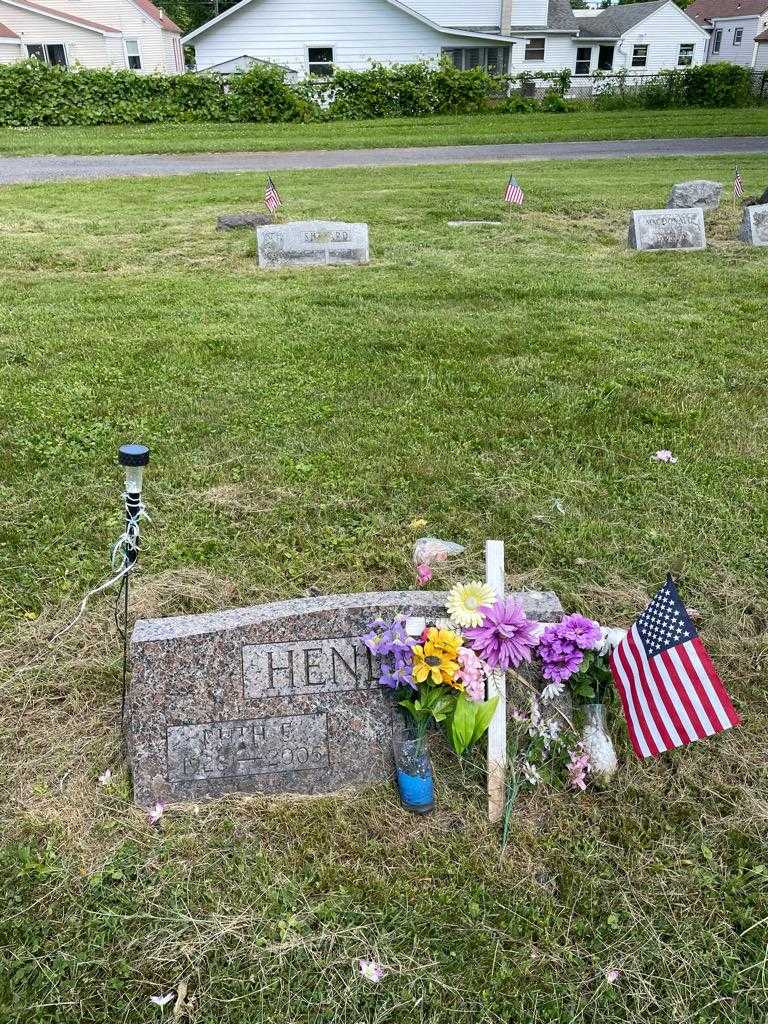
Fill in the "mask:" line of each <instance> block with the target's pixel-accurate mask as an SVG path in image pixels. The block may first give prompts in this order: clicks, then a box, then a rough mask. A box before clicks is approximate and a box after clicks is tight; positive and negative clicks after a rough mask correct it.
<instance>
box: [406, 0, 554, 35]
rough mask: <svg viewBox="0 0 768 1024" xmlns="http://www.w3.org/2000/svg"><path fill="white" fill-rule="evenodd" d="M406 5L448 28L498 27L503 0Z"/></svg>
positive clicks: (426, 0)
mask: <svg viewBox="0 0 768 1024" xmlns="http://www.w3.org/2000/svg"><path fill="white" fill-rule="evenodd" d="M536 2H538V3H539V5H541V3H542V2H544V3H546V0H536ZM406 7H410V8H411V9H412V10H414V11H418V13H419V14H423V15H424V17H425V18H429V19H430V20H431V21H436V22H437V24H438V25H445V26H446V27H447V28H498V27H499V18H500V14H501V0H471V2H468V0H407V2H406Z"/></svg>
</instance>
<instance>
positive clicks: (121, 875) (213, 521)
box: [0, 158, 768, 1024]
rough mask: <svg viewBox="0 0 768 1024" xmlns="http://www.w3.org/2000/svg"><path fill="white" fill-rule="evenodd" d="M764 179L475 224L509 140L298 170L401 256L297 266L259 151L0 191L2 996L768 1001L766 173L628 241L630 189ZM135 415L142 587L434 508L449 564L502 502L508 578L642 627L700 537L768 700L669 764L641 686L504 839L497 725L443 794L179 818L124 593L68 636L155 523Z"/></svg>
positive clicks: (281, 1013) (306, 551)
mask: <svg viewBox="0 0 768 1024" xmlns="http://www.w3.org/2000/svg"><path fill="white" fill-rule="evenodd" d="M740 166H741V169H742V174H743V175H744V177H745V180H746V181H747V183H748V188H749V189H750V190H752V185H751V183H752V182H754V181H760V180H762V179H761V176H762V175H765V174H766V171H768V164H767V163H766V161H764V160H758V159H754V158H752V159H748V160H744V161H741V162H740ZM731 174H732V166H731V161H727V160H714V159H713V160H698V161H682V160H652V161H641V160H633V161H631V162H627V163H626V164H624V163H621V164H608V163H599V162H596V163H591V164H581V163H580V164H579V165H577V166H569V165H566V164H563V165H557V164H539V165H533V164H532V165H526V166H525V168H524V169H522V170H521V171H520V173H519V174H518V177H519V179H520V181H521V184H523V187H524V188H525V190H526V195H527V200H526V207H525V208H524V209H523V211H520V214H519V215H518V214H517V212H516V213H515V217H514V218H513V220H512V222H511V224H510V225H509V226H504V227H502V228H500V229H495V228H494V229H491V230H479V231H477V232H474V231H472V232H461V233H457V232H453V231H451V229H449V228H448V227H447V226H446V221H447V220H448V219H453V218H454V217H455V218H461V217H467V216H471V217H473V218H474V217H477V218H481V219H484V218H489V219H490V218H491V217H493V216H495V215H498V212H499V209H500V195H501V193H502V191H503V185H504V180H505V174H504V169H500V168H497V167H493V166H482V167H474V168H422V169H418V170H417V171H416V170H413V169H410V170H391V169H390V170H385V171H380V172H377V173H376V174H375V175H370V173H368V172H364V171H356V172H345V173H344V174H334V173H331V172H313V173H312V174H304V175H302V174H292V175H285V176H284V177H283V178H281V181H280V182H279V186H280V188H281V192H282V193H283V195H284V198H285V199H286V200H287V203H289V204H290V206H289V214H290V216H292V217H295V218H298V217H305V216H306V217H314V216H336V217H338V218H339V219H347V220H366V221H368V222H369V223H370V225H371V240H372V251H373V263H372V265H371V267H369V268H366V269H362V270H356V271H353V270H348V269H344V270H336V269H330V270H325V269H320V270H316V271H314V270H313V271H306V272H303V273H291V272H280V273H277V274H270V275H262V274H260V273H259V272H258V270H257V269H256V267H255V264H254V259H253V243H252V241H251V240H250V239H249V237H248V236H247V235H233V236H227V237H222V235H221V234H217V233H216V232H215V230H214V226H215V218H216V214H217V213H219V212H226V211H231V210H237V209H244V208H248V207H249V206H251V205H252V204H253V189H254V187H255V186H254V183H253V179H252V178H251V177H250V176H221V177H215V178H214V177H197V178H189V179H185V178H182V179H178V180H175V179H174V180H166V181H162V182H161V181H141V182H120V183H115V182H111V183H101V184H98V185H95V184H90V185H77V186H45V187H35V188H31V189H30V188H19V189H8V190H6V191H4V192H3V194H2V196H1V197H0V206H1V207H2V212H3V223H4V225H5V227H4V231H3V233H2V234H0V255H1V256H2V263H1V264H0V265H1V266H2V271H0V273H1V274H2V277H3V283H4V284H5V285H6V286H8V287H5V288H4V289H3V290H2V293H0V306H1V307H2V312H3V317H2V322H3V323H4V324H7V325H12V327H6V328H3V332H2V334H1V335H0V354H1V355H2V359H1V360H0V366H2V368H3V371H4V373H3V375H2V376H0V389H2V394H3V408H4V410H5V413H4V415H7V426H8V434H9V438H10V441H11V443H10V444H9V445H8V446H7V447H6V448H5V450H4V452H3V460H4V474H3V483H2V484H0V494H1V496H2V498H3V504H4V509H5V513H6V514H5V520H4V523H3V525H2V527H1V528H0V529H1V530H2V533H1V534H0V542H1V543H2V545H3V547H2V551H3V552H4V553H5V554H6V555H7V554H10V555H11V557H10V558H7V559H6V560H5V561H6V567H4V570H3V576H2V581H1V582H0V615H2V622H3V625H4V627H5V628H4V632H3V639H2V644H1V646H0V674H1V675H0V749H2V751H3V756H2V759H0V793H1V794H2V796H1V797H0V818H1V819H2V836H3V839H2V846H1V847H0V905H1V906H2V908H3V909H2V912H0V1019H4V1020H5V1019H8V1020H14V1021H15V1020H19V1021H21V1020H40V1021H46V1022H48V1021H67V1022H69V1021H75V1020H89V1021H90V1020H92V1021H113V1020H121V1021H122V1020H124V1021H130V1022H133V1021H136V1022H144V1021H146V1020H149V1019H153V1016H155V1015H158V1014H159V1011H158V1010H156V1009H155V1007H153V1006H152V1004H151V1003H150V1002H149V997H150V996H151V995H153V994H157V993H159V992H168V991H169V990H174V991H176V990H178V989H180V988H181V987H182V986H184V985H186V990H187V994H186V996H185V998H184V999H183V1000H180V1001H179V1003H178V1013H177V1014H176V1016H177V1018H179V1017H181V1018H182V1019H189V1020H195V1021H206V1022H207V1021H214V1020H215V1021H217V1022H226V1024H229V1022H232V1024H234V1022H238V1024H240V1022H242V1021H243V1020H259V1021H265V1022H268V1024H271V1022H278V1021H279V1022H281V1024H282V1022H285V1021H290V1022H293V1021H311V1022H315V1021H317V1022H320V1021H334V1022H345V1024H358V1022H361V1021H365V1022H369V1021H370V1022H377V1024H378V1022H384V1021H393V1022H398V1024H399V1022H401V1021H402V1022H406V1024H410V1022H419V1024H421V1022H430V1024H431V1022H440V1024H442V1022H443V1021H446V1022H447V1021H451V1022H454V1021H466V1022H467V1024H469V1022H472V1024H475V1022H478V1021H483V1022H485V1021H488V1022H492V1024H502V1022H504V1024H509V1022H518V1021H519V1022H521V1024H522V1022H526V1024H528V1022H536V1024H539V1022H542V1024H543V1022H560V1021H571V1020H573V1021H591V1020H599V1021H601V1022H603V1024H618V1022H625V1021H632V1022H638V1024H646V1022H647V1024H651V1022H653V1024H656V1022H659V1021H665V1022H666V1021H672V1022H678V1021H679V1022H681V1024H682V1022H696V1024H699V1022H704V1021H710V1020H711V1021H715V1020H720V1019H728V1020H730V1021H737V1022H739V1024H746V1022H749V1024H752V1022H755V1024H757V1022H758V1021H762V1019H763V1015H764V1005H765V999H766V995H767V994H768V993H766V977H765V963H766V961H765V950H766V918H765V906H766V896H767V895H768V867H767V866H766V865H767V864H768V851H766V842H765V836H766V818H767V817H768V814H767V812H768V807H767V805H766V797H765V793H766V758H765V750H766V749H767V745H766V744H767V741H768V735H767V732H768V730H767V728H766V725H767V723H768V709H766V700H765V689H764V672H765V659H766V633H767V624H768V602H766V598H765V588H764V576H765V568H766V564H768V559H767V557H766V556H767V554H768V551H767V548H766V540H765V534H764V522H765V518H766V512H767V511H768V509H767V508H766V495H765V486H764V485H765V465H766V454H767V453H766V442H765V437H766V430H765V427H766V419H767V416H766V412H767V403H766V390H765V380H766V379H767V377H766V371H767V370H768V367H767V366H766V363H767V362H768V356H767V353H766V349H765V334H764V331H761V329H760V325H761V323H763V321H764V317H765V304H764V288H763V281H764V276H765V260H766V254H765V253H761V252H759V251H758V250H750V249H747V248H745V247H744V246H742V245H741V244H740V243H738V242H736V241H735V240H734V239H733V236H734V234H735V231H736V228H737V224H738V213H736V212H734V211H733V210H732V209H730V207H729V206H728V205H724V206H723V207H722V208H721V209H720V210H719V211H718V212H717V213H716V214H714V215H713V216H712V217H711V218H709V225H708V235H709V238H710V243H711V244H710V248H709V249H708V251H706V252H703V253H695V254H692V253H685V254H650V255H642V254H633V253H629V252H628V251H627V250H626V249H625V236H626V226H627V219H628V211H629V209H630V208H632V207H634V208H653V207H659V206H661V205H663V202H664V200H665V198H666V194H667V192H668V189H669V187H670V185H671V184H672V183H673V182H674V181H679V180H683V179H685V178H691V177H712V178H716V179H719V180H722V181H724V182H725V181H728V180H729V177H730V175H731ZM754 191H757V188H755V189H754ZM125 440H142V441H146V442H147V443H149V444H150V445H151V447H152V462H151V465H150V469H149V471H148V473H147V490H146V497H147V501H148V503H149V505H150V508H151V510H152V513H153V522H152V523H151V524H148V525H147V526H146V529H145V532H144V538H145V539H144V545H143V549H142V555H141V570H140V574H139V577H138V578H137V580H136V585H135V588H134V592H133V593H134V598H133V610H134V614H136V615H139V616H156V615H170V614H179V613H187V612H199V611H207V610H210V609H217V608H222V607H232V606H236V605H240V604H247V603H254V602H259V601H264V600H274V599H279V598H283V597H288V596H295V595H301V594H305V593H310V592H314V591H317V590H319V591H321V592H323V593H332V592H347V591H357V590H377V589H379V590H382V589H393V588H397V587H408V586H410V585H411V580H412V566H411V565H410V545H411V544H412V541H413V539H414V533H413V531H412V530H410V529H409V526H408V524H409V523H410V522H411V521H412V520H413V519H417V518H425V519H426V520H427V523H428V525H427V527H426V528H425V532H432V533H436V534H438V535H440V536H447V537H451V538H453V539H456V540H460V541H461V542H462V543H465V544H466V545H467V549H468V554H467V556H466V557H465V559H464V560H463V561H462V562H460V563H458V564H452V565H450V567H449V568H448V569H447V570H446V573H444V574H443V575H440V576H439V577H438V579H437V580H436V583H437V585H438V586H446V585H450V583H451V582H452V581H453V580H454V579H456V578H459V577H461V578H464V579H467V578H472V577H476V576H477V575H478V574H480V573H481V572H482V564H481V560H480V559H481V554H482V544H483V541H484V539H485V538H486V537H488V536H500V537H503V538H504V539H505V541H506V545H507V565H508V570H509V585H510V588H513V587H515V586H534V587H544V586H546V587H551V588H553V589H555V590H556V591H557V592H558V594H559V595H560V596H561V599H562V600H563V602H564V604H565V605H566V606H567V607H568V608H569V609H571V608H574V609H575V608H578V609H579V610H582V611H585V612H587V613H589V614H591V615H593V616H594V617H596V618H599V619H601V620H602V621H605V622H610V623H616V624H620V623H624V624H626V623H627V622H628V621H630V619H631V617H632V616H633V615H635V614H637V612H638V611H639V610H640V609H641V608H642V607H643V605H644V603H645V601H646V600H647V599H648V597H649V596H650V594H651V593H652V592H653V590H654V589H655V588H656V586H657V585H658V584H659V583H660V581H661V579H662V578H663V575H664V573H665V571H666V570H667V569H668V568H670V567H674V568H675V569H676V570H677V571H678V572H679V573H681V575H682V578H683V584H682V586H683V594H684V597H685V600H686V602H687V603H688V604H689V605H692V606H695V607H696V608H698V609H699V611H700V613H701V622H700V628H701V632H702V635H703V638H704V640H705V643H706V644H707V646H708V647H709V648H710V650H711V651H712V654H713V656H714V658H715V660H716V663H717V665H718V668H719V669H720V672H721V674H722V676H723V678H724V680H725V682H726V685H727V686H728V688H729V690H730V692H731V693H732V695H733V696H734V698H735V700H736V701H737V703H738V705H739V708H740V710H741V711H742V713H743V715H744V719H745V722H744V726H743V728H741V729H737V730H734V731H732V732H731V733H729V734H727V735H724V736H721V737H717V738H715V739H713V740H711V741H709V742H705V743H699V744H695V745H694V746H693V747H691V748H690V749H688V750H685V751H680V752H676V753H673V754H670V755H667V756H665V757H664V758H662V759H660V760H659V761H658V762H652V763H646V764H639V763H638V762H637V761H635V760H634V759H633V758H632V756H631V754H630V752H629V749H628V745H627V742H626V737H625V733H624V729H623V725H622V722H621V718H620V713H619V710H618V707H617V706H616V704H615V703H614V704H613V705H612V707H611V709H610V716H611V721H612V730H613V734H614V736H615V739H616V742H617V745H618V747H619V752H620V757H621V762H622V766H621V771H620V774H619V776H618V779H617V781H616V784H615V786H614V787H613V788H611V789H610V790H609V791H607V792H605V793H598V792H588V793H586V794H584V795H578V796H572V795H570V794H564V793H561V792H559V791H551V790H547V791H544V790H538V791H536V792H534V793H532V794H530V795H525V796H524V797H522V798H521V799H520V802H519V805H518V807H517V810H516V813H515V817H514V822H513V827H512V834H511V842H510V845H509V847H508V849H507V850H506V851H505V853H504V855H503V856H502V855H501V853H500V850H499V837H498V832H497V830H495V829H493V828H491V827H490V826H489V825H488V823H487V821H486V818H485V813H484V810H485V796H484V793H485V781H484V776H483V772H482V758H481V757H479V758H475V759H472V760H471V761H470V762H469V763H467V764H465V765H457V764H456V763H455V761H454V760H453V759H451V758H450V757H449V756H448V755H447V753H446V752H445V751H444V750H443V749H441V748H440V747H439V746H437V745H436V746H435V751H434V753H435V760H436V773H437V798H438V809H437V811H436V813H435V814H434V815H432V816H431V817H429V818H426V819H423V820H422V819H416V818H414V817H411V816H408V815H406V814H405V812H404V811H402V810H401V809H400V807H399V806H398V804H397V802H396V799H395V797H394V793H393V790H392V787H390V786H388V785H382V786H374V787H371V788H370V789H367V790H365V791H364V792H362V793H358V794H351V793H345V794H341V795H339V796H338V797H324V798H318V799H313V800H298V799H290V798H289V799H282V800H281V799H266V798H260V797H253V798H248V799H238V800H234V799H233V800H222V801H218V802H216V803H213V804H210V805H204V806H200V807H187V808H184V809H180V810H178V811H174V812H173V813H170V814H168V815H166V817H164V818H163V820H162V822H161V827H160V828H158V829H152V828H150V827H149V825H148V824H147V822H146V819H145V817H144V815H143V814H142V813H141V812H139V811H137V810H135V809H134V808H132V806H131V804H130V794H129V789H128V780H127V776H126V772H125V767H124V765H123V761H122V756H121V751H120V738H119V734H118V731H117V728H116V722H117V719H118V716H119V707H120V661H121V659H120V649H119V642H118V640H117V638H116V636H115V633H114V628H113V625H112V620H111V615H112V607H111V603H110V601H109V599H108V598H105V599H103V600H101V601H99V602H97V603H96V604H95V605H94V607H93V609H92V610H91V611H90V612H89V614H88V616H87V617H86V618H85V620H84V621H83V622H82V623H81V624H80V625H79V626H78V627H77V628H76V629H75V630H73V631H72V632H71V633H68V634H66V635H65V636H64V637H63V638H62V639H61V640H60V641H58V642H57V643H56V644H55V645H54V646H53V647H49V646H48V645H47V638H48V637H49V636H50V635H51V634H52V633H53V632H54V631H55V629H56V627H57V626H58V625H61V624H62V623H63V622H65V621H66V619H67V618H68V616H69V614H70V613H71V611H72V610H73V609H74V607H75V605H76V603H77V599H78V597H79V595H80V594H81V593H82V592H83V591H84V590H85V589H86V588H87V586H88V585H90V584H92V583H93V582H95V581H97V580H98V579H99V578H100V577H101V576H102V574H103V572H104V570H105V557H106V555H105V553H106V552H107V551H108V549H109V545H110V543H111V542H112V541H113V540H114V538H115V537H116V536H117V535H118V533H119V531H120V528H121V524H120V508H119V491H120V486H121V481H120V479H119V471H118V469H117V467H116V466H115V465H114V453H115V449H116V447H117V445H118V444H119V443H120V442H122V441H125ZM659 448H671V449H672V450H674V452H675V454H676V455H677V456H678V459H679V461H678V463H677V464H676V465H674V466H667V465H660V464H657V463H653V462H651V460H650V454H651V453H652V452H653V451H655V450H657V449H659ZM107 767H109V768H111V770H112V772H113V773H114V782H113V784H112V785H111V786H110V787H108V788H102V787H100V786H99V784H98V781H97V778H98V775H99V774H101V773H102V772H103V771H104V770H105V769H106V768H107ZM360 957H362V958H365V959H374V960H377V961H379V962H381V963H382V964H384V965H385V968H386V973H385V977H384V980H383V981H382V982H381V983H379V984H378V985H374V984H371V983H368V982H365V981H364V980H363V979H361V978H360V976H359V973H358V971H357V968H356V961H357V958H360ZM611 970H616V971H618V972H619V974H618V977H617V978H615V979H614V978H613V975H610V978H612V979H613V980H612V981H611V980H609V978H608V976H607V972H609V971H611ZM172 1012H173V1011H172V1010H171V1009H170V1007H169V1008H168V1009H166V1017H167V1016H168V1015H169V1014H171V1013H172Z"/></svg>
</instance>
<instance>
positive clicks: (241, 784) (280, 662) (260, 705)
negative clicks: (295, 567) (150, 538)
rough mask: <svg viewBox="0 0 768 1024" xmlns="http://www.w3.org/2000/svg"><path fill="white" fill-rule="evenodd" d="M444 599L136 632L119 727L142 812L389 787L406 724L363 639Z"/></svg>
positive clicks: (359, 597)
mask: <svg viewBox="0 0 768 1024" xmlns="http://www.w3.org/2000/svg"><path fill="white" fill-rule="evenodd" d="M517 596H518V597H519V598H520V600H521V601H522V602H523V605H524V607H525V609H526V612H527V614H528V615H529V616H530V617H532V618H536V619H539V620H541V621H551V620H553V619H556V618H558V617H559V615H560V614H561V613H562V608H561V606H560V602H559V601H558V600H557V597H556V596H555V595H554V594H553V593H550V592H539V591H527V592H525V593H522V594H519V595H517ZM446 599H447V594H445V593H436V592H421V591H415V592H414V591H395V592H389V593H380V594H349V595H337V596H330V597H315V598H302V599H298V600H294V601H283V602H280V603H277V604H267V605H260V606H257V607H253V608H239V609H234V610H232V611H224V612H217V613H215V614H211V615H184V616H178V617H174V618H166V619H145V620H139V621H138V622H137V623H136V626H135V628H134V630H133V635H132V637H131V645H130V659H131V666H132V674H131V679H130V683H129V689H128V694H127V701H126V719H125V725H126V737H127V744H128V757H129V762H130V767H131V773H132V776H133V788H134V799H135V801H136V803H137V804H139V805H140V806H143V807H146V806H150V805H152V804H154V803H155V802H157V801H161V802H163V803H168V802H171V803H173V802H177V801H186V800H191V801H198V800H205V799H208V798H211V797H216V796H221V795H224V794H228V793H306V794H313V793H328V792H334V791H337V790H339V789H342V788H345V787H348V786H355V785H361V784H363V783H366V782H369V781H372V780H377V779H385V778H388V777H389V776H390V773H391V770H392V769H391V762H392V736H393V730H395V729H399V728H400V727H401V726H400V716H399V714H398V712H397V711H396V709H395V705H394V701H393V700H392V698H391V695H389V694H388V693H385V692H382V690H381V688H380V686H379V685H378V682H377V679H378V675H377V672H376V665H375V663H374V661H373V659H372V658H371V656H370V655H369V653H368V650H367V649H366V647H365V645H364V644H363V642H362V640H361V637H362V635H363V634H364V633H365V632H366V630H367V627H368V624H369V622H371V620H373V619H376V618H379V617H381V618H385V619H392V618H393V617H394V616H395V615H396V614H398V613H403V614H407V615H414V616H419V617H422V616H423V617H425V618H431V619H434V618H436V617H440V616H442V615H443V614H445V612H444V606H445V601H446Z"/></svg>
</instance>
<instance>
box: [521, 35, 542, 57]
mask: <svg viewBox="0 0 768 1024" xmlns="http://www.w3.org/2000/svg"><path fill="white" fill-rule="evenodd" d="M545 44H546V39H545V38H544V36H539V37H538V38H537V39H529V40H528V41H527V42H526V44H525V59H526V60H544V46H545Z"/></svg>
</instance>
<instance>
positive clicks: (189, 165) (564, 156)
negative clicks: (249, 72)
mask: <svg viewBox="0 0 768 1024" xmlns="http://www.w3.org/2000/svg"><path fill="white" fill-rule="evenodd" d="M731 154H734V155H742V154H757V155H768V136H765V137H757V136H745V137H744V136H739V137H734V138H720V139H631V140H628V141H626V142H530V143H510V144H505V145H498V146H423V147H422V146H418V147H413V148H412V149H337V150H328V149H317V150H303V151H297V152H292V153H290V152H286V153H267V152H265V153H196V154H176V155H174V154H164V155H157V154H146V155H142V156H12V157H0V184H5V185H10V184H16V183H20V182H22V183H23V182H32V181H63V180H78V181H86V180H91V179H98V178H126V177H129V178H141V177H155V176H164V175H171V174H195V173H198V172H211V171H285V170H316V169H321V168H337V167H397V166H403V165H406V166H407V165H414V166H416V165H419V164H468V163H481V162H483V161H494V160H495V161H504V162H511V161H515V160H589V159H614V158H619V157H631V156H725V155H731Z"/></svg>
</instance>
